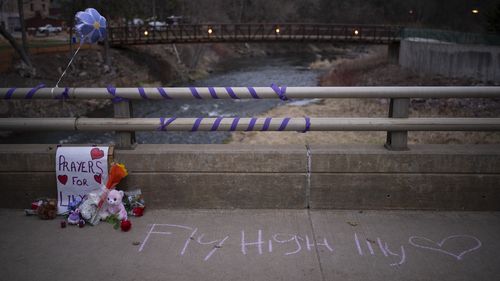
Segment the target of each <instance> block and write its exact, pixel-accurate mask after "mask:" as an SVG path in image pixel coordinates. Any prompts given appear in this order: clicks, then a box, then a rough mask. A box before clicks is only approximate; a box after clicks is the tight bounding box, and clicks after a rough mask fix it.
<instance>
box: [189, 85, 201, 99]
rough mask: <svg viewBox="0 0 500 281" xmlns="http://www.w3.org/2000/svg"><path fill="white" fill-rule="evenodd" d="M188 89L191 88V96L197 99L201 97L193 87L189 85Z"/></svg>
mask: <svg viewBox="0 0 500 281" xmlns="http://www.w3.org/2000/svg"><path fill="white" fill-rule="evenodd" d="M189 90H191V95H193V97H195V98H196V99H198V100H201V99H202V98H201V96H200V94H198V91H197V90H196V88H195V87H189Z"/></svg>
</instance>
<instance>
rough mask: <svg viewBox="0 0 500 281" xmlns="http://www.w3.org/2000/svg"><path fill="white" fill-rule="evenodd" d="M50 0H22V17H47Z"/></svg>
mask: <svg viewBox="0 0 500 281" xmlns="http://www.w3.org/2000/svg"><path fill="white" fill-rule="evenodd" d="M51 2H52V1H50V0H23V4H24V7H23V10H24V18H25V19H31V18H34V17H40V18H42V19H44V18H46V17H48V16H49V11H50V4H51Z"/></svg>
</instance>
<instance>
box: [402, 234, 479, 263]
mask: <svg viewBox="0 0 500 281" xmlns="http://www.w3.org/2000/svg"><path fill="white" fill-rule="evenodd" d="M452 240H454V241H455V242H456V243H461V244H463V243H464V242H465V243H467V244H466V245H471V246H472V247H469V248H466V249H463V251H461V252H458V251H451V250H447V249H445V248H446V245H445V244H446V242H449V241H452ZM467 240H468V241H467ZM408 242H410V244H411V245H413V246H415V247H417V248H422V249H427V250H431V251H436V252H441V253H444V254H447V255H450V256H452V257H454V258H456V259H457V260H461V259H462V258H463V256H464V255H465V254H467V253H470V252H472V251H475V250H477V249H479V248H481V245H482V244H481V241H480V240H479V239H477V238H476V237H474V236H471V235H451V236H448V237H446V238H444V239H443V240H441V241H439V242H436V241H433V240H431V239H429V238H426V237H421V236H411V237H410V239H409V240H408ZM471 242H472V243H471Z"/></svg>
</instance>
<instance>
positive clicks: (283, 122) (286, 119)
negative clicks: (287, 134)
mask: <svg viewBox="0 0 500 281" xmlns="http://www.w3.org/2000/svg"><path fill="white" fill-rule="evenodd" d="M288 122H290V118H288V117H287V118H285V119H283V121H282V122H281V125H280V127H279V129H278V131H283V130H284V129H285V128H286V126H287V125H288Z"/></svg>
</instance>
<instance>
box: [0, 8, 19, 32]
mask: <svg viewBox="0 0 500 281" xmlns="http://www.w3.org/2000/svg"><path fill="white" fill-rule="evenodd" d="M0 24H1V25H3V26H4V28H5V29H6V30H7V31H9V32H11V33H12V32H14V31H16V30H20V29H21V24H20V23H19V10H18V9H17V0H0Z"/></svg>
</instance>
